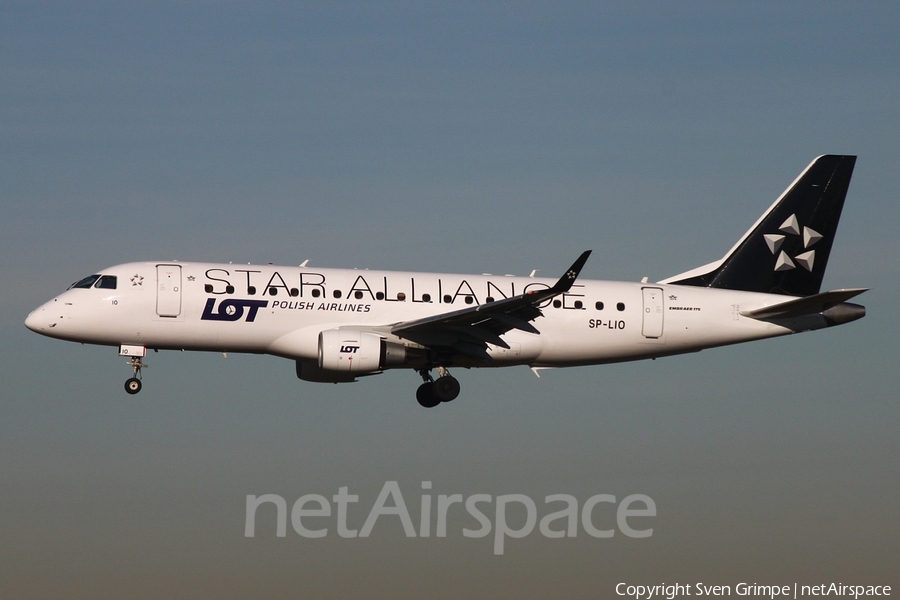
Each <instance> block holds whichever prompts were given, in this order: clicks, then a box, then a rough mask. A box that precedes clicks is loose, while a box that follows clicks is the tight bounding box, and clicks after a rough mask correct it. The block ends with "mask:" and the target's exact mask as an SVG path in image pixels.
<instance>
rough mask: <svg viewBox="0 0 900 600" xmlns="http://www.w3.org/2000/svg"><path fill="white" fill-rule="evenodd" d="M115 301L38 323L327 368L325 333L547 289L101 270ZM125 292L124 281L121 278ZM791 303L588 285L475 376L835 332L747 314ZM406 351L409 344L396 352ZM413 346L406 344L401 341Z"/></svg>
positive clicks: (82, 302) (283, 272) (76, 333)
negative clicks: (320, 358) (321, 361)
mask: <svg viewBox="0 0 900 600" xmlns="http://www.w3.org/2000/svg"><path fill="white" fill-rule="evenodd" d="M100 274H102V275H104V276H113V277H115V284H114V285H115V289H111V288H108V287H107V288H98V287H84V288H72V289H69V290H67V291H65V292H63V293H62V294H60V295H59V296H57V297H55V298H53V299H52V300H50V301H49V302H47V303H45V304H43V305H42V306H40V307H38V308H37V309H35V310H34V311H33V312H32V313H31V314H30V315H29V317H28V319H27V321H26V325H27V326H28V327H29V328H30V329H33V330H34V331H37V332H39V333H41V334H43V335H47V336H50V337H55V338H60V339H65V340H71V341H76V342H84V343H91V344H102V345H110V346H120V345H136V346H143V347H146V348H151V349H178V350H207V351H219V352H251V353H263V354H272V355H276V356H281V357H285V358H290V359H296V360H299V361H309V362H315V361H316V360H317V352H318V337H319V333H320V332H322V331H324V330H329V329H335V328H341V327H352V328H355V329H362V330H370V331H375V332H383V335H384V336H385V337H386V338H392V336H391V334H390V333H389V332H390V326H391V325H393V324H396V323H400V322H404V321H411V320H416V319H421V318H425V317H429V316H433V315H439V314H443V313H448V312H452V311H455V310H459V309H462V308H466V307H470V306H472V305H480V304H485V303H487V302H490V301H492V300H500V299H502V298H506V297H512V296H515V295H517V294H522V293H523V292H526V291H528V290H530V289H544V288H549V287H551V286H552V285H553V283H554V281H553V280H549V279H541V278H530V277H513V276H494V275H455V274H444V273H413V272H397V271H369V270H354V269H318V268H312V267H297V266H294V267H280V266H271V265H266V266H259V265H255V266H254V265H234V264H213V263H175V262H160V263H157V262H139V263H128V264H122V265H117V266H114V267H110V268H108V269H104V270H103V271H101V272H100ZM109 280H110V281H112V279H111V278H110V279H109ZM787 299H788V297H785V296H781V295H772V294H762V293H753V292H739V291H731V290H723V289H710V288H702V287H692V286H684V285H666V284H652V283H632V282H614V281H591V280H581V279H579V280H578V281H577V282H576V283H575V285H574V286H573V287H572V288H571V289H570V290H569V292H567V293H564V294H562V295H560V296H557V297H556V298H554V299H553V300H549V301H547V302H546V303H545V305H544V306H542V307H541V308H542V310H543V313H544V316H543V317H540V318H538V319H536V320H535V321H534V322H533V325H534V327H535V328H536V329H538V330H539V332H540V333H539V334H535V333H529V332H525V331H521V330H517V329H513V330H511V331H509V332H507V333H505V334H504V335H503V340H504V341H506V342H507V343H508V344H509V346H510V347H509V348H508V349H507V348H502V347H499V346H495V345H492V344H488V353H489V355H490V357H491V361H490V362H488V363H483V362H481V363H473V364H471V365H468V364H465V362H464V361H463V362H458V363H456V364H463V365H464V366H498V367H499V366H507V365H516V364H525V365H530V366H534V367H563V366H573V365H589V364H601V363H608V362H618V361H627V360H637V359H642V358H651V357H656V356H664V355H669V354H678V353H683V352H694V351H698V350H701V349H703V348H709V347H713V346H721V345H725V344H733V343H738V342H744V341H749V340H754V339H762V338H768V337H774V336H779V335H784V334H788V333H794V332H797V331H804V330H809V329H819V328H822V327H826V326H827V324H826V322H825V319H824V318H822V317H821V316H818V317H817V316H806V317H800V318H797V319H794V320H788V321H783V322H779V323H777V324H776V323H772V322H766V321H760V320H755V319H752V318H747V317H744V316H741V314H740V312H741V311H746V310H753V309H757V308H761V307H766V306H770V305H775V304H779V303H782V302H784V301H785V300H787ZM395 341H396V340H395ZM401 341H402V340H401Z"/></svg>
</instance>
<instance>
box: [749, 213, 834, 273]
mask: <svg viewBox="0 0 900 600" xmlns="http://www.w3.org/2000/svg"><path fill="white" fill-rule="evenodd" d="M778 231H781V232H782V233H784V234H787V235H800V234H801V233H802V234H803V249H804V250H806V249H807V248H809V247H810V246H813V245H814V244H815V243H816V242H818V241H819V240H821V239H822V234H821V233H819V232H818V231H816V230H815V229H812V228H810V227H801V226H800V222H799V221H797V215H795V214H794V215H791V216H790V217H788V218H787V219H786V220H785V222H784V223H782V224H781V227H779V228H778ZM763 238H764V239H765V240H766V246H768V247H769V251H770V252H771V253H772V254H778V258H776V259H775V271H777V272H781V271H790V270H791V269H796V268H797V265H798V264H799V265H800V266H801V267H803V268H804V269H806V270H807V271H809V272H810V273H811V272H812V270H813V264H814V263H815V260H816V251H815V250H807V251H806V252H803V253H801V254H798V255H796V256H794V257H793V259H792V258H791V257H790V256H788V255H787V253H786V252H785V251H783V250H781V245H782V244H783V243H784V240H785V236H784V235H782V234H778V233H767V234H765V235H764V236H763ZM779 251H781V253H780V254H779Z"/></svg>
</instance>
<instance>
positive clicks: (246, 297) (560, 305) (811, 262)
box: [25, 156, 866, 407]
mask: <svg viewBox="0 0 900 600" xmlns="http://www.w3.org/2000/svg"><path fill="white" fill-rule="evenodd" d="M855 162H856V157H855V156H820V157H819V158H817V159H815V160H814V161H813V162H812V164H810V165H809V166H808V167H807V168H806V170H805V171H803V173H802V174H801V175H800V176H799V177H798V178H797V179H796V181H794V183H792V184H791V185H790V187H788V189H787V190H786V191H785V192H784V193H783V194H782V195H781V197H780V198H778V200H776V201H775V203H774V204H773V205H772V206H771V207H770V208H769V210H767V211H766V212H765V214H763V215H762V217H760V219H759V220H758V221H757V222H756V223H754V225H753V227H751V228H750V230H749V231H747V233H745V234H744V236H743V237H742V238H741V239H740V240H738V242H737V244H735V245H734V247H733V248H732V249H731V250H729V251H728V253H727V254H726V255H725V256H724V257H723V258H722V259H721V260H719V261H716V262H714V263H711V264H708V265H706V266H703V267H699V268H697V269H693V270H691V271H688V272H686V273H682V274H680V275H676V276H674V277H670V278H668V279H665V280H663V281H660V282H659V283H647V282H646V281H644V282H640V283H632V282H616V281H585V280H581V279H578V275H579V273H580V272H581V269H582V267H583V266H584V264H585V262H586V261H587V259H588V256H589V254H590V251H588V252H585V253H583V254H582V255H581V256H580V257H579V258H578V260H576V261H575V263H574V264H573V265H572V266H571V267H570V268H569V269H568V270H566V272H565V273H564V274H563V275H562V277H560V278H559V279H558V280H552V279H541V278H535V277H512V276H503V277H495V276H491V275H448V274H443V273H408V272H397V271H368V270H365V271H360V270H356V269H318V268H312V267H308V266H307V264H306V263H303V264H302V265H300V266H299V267H278V266H265V265H257V266H250V265H248V266H237V265H233V264H230V263H229V264H210V263H184V262H137V263H128V264H123V265H117V266H114V267H110V268H108V269H103V270H102V271H100V272H98V273H97V274H95V275H90V276H89V277H85V278H84V279H82V280H80V281H78V282H76V283H75V284H73V285H72V286H71V287H70V288H69V289H68V290H66V291H65V292H63V293H62V294H60V295H59V296H57V297H56V298H53V299H52V300H50V301H49V302H47V303H46V304H44V305H42V306H40V307H38V308H37V309H35V310H34V311H33V312H32V313H31V314H30V315H28V318H27V319H26V321H25V325H26V326H27V327H28V328H29V329H31V330H32V331H36V332H38V333H40V334H42V335H46V336H49V337H54V338H59V339H63V340H69V341H73V342H82V343H88V344H102V345H107V346H118V348H119V354H120V355H122V356H127V357H129V360H130V362H129V364H130V366H131V367H132V368H133V371H134V374H133V377H132V378H130V379H128V381H126V382H125V389H126V390H127V391H128V392H129V393H131V394H136V393H137V392H139V391H140V389H141V379H140V378H141V368H142V367H144V366H146V365H144V364H143V362H142V360H141V359H142V358H143V357H144V356H145V355H146V352H147V349H148V348H151V349H154V350H158V349H168V350H209V351H216V352H252V353H258V354H273V355H275V356H281V357H284V358H287V359H290V360H293V361H296V367H297V376H298V377H299V378H300V379H303V380H306V381H315V382H329V383H341V382H350V381H355V380H356V378H357V377H361V376H364V375H374V374H377V373H381V372H383V371H386V370H388V369H397V368H409V369H413V370H415V371H416V372H417V373H418V374H419V375H420V376H421V377H422V379H423V380H424V383H423V384H422V385H421V386H420V387H419V389H418V391H417V393H416V397H417V399H418V401H419V404H421V405H422V406H426V407H433V406H436V405H438V404H440V403H441V402H449V401H450V400H453V399H455V398H456V397H457V395H458V394H459V382H458V381H457V380H456V379H455V378H454V377H452V376H451V375H450V374H449V372H448V368H451V367H465V368H469V367H507V366H512V365H527V366H529V367H531V368H532V369H534V370H535V372H537V369H541V368H551V367H569V366H575V365H597V364H603V363H611V362H620V361H628V360H639V359H645V358H656V357H660V356H668V355H672V354H682V353H685V352H697V351H699V350H702V349H704V348H712V347H714V346H724V345H726V344H737V343H740V342H747V341H750V340H758V339H762V338H770V337H775V336H780V335H786V334H790V333H799V332H801V331H808V330H813V329H822V328H825V327H831V326H833V325H840V324H843V323H847V322H850V321H854V320H856V319H859V318H861V317H863V316H864V315H865V308H864V307H862V306H860V305H858V304H852V303H849V302H847V300H849V299H850V298H853V297H854V296H856V295H858V294H861V293H862V292H864V291H866V289H865V288H856V289H841V290H834V291H830V292H820V291H819V288H820V286H821V283H822V277H823V275H824V273H825V266H826V263H827V262H828V255H829V253H830V252H831V246H832V242H833V241H834V235H835V232H836V231H837V226H838V220H839V219H840V216H841V210H842V208H843V205H844V197H845V196H846V194H847V188H848V186H849V184H850V176H851V175H852V173H853V166H854V164H855ZM433 370H437V374H438V377H437V378H436V379H434V378H432V375H431V373H432V371H433Z"/></svg>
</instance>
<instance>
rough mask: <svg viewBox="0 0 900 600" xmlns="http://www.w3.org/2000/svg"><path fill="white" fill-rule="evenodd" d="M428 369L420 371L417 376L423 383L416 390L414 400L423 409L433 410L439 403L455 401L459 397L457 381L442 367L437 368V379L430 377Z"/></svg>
mask: <svg viewBox="0 0 900 600" xmlns="http://www.w3.org/2000/svg"><path fill="white" fill-rule="evenodd" d="M430 371H431V370H430V369H420V370H419V375H421V376H422V380H423V381H424V382H425V383H423V384H422V385H420V386H419V389H418V390H416V400H418V401H419V404H421V405H422V406H424V407H425V408H434V407H435V406H437V405H438V404H440V403H441V402H450V401H452V400H456V397H457V396H459V381H457V380H456V378H455V377H453V376H452V375H451V374H450V372H449V371H448V370H447V369H445V368H444V367H438V378H437V379H434V378H433V377H432V376H431V373H430Z"/></svg>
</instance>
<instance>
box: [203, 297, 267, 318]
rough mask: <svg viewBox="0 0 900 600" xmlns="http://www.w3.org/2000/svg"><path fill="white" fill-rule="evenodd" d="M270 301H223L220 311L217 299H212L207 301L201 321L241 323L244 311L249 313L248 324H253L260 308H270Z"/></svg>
mask: <svg viewBox="0 0 900 600" xmlns="http://www.w3.org/2000/svg"><path fill="white" fill-rule="evenodd" d="M268 304H269V301H268V300H222V301H221V302H220V303H219V308H218V310H215V311H214V310H213V309H214V308H215V307H216V299H215V298H210V299H209V300H207V301H206V307H204V309H203V315H202V316H201V317H200V320H201V321H240V320H241V317H243V316H244V309H245V308H246V309H249V310H248V311H247V319H246V321H247V323H252V322H253V321H254V320H255V319H256V313H257V311H258V310H259V309H260V308H265V307H266V306H268Z"/></svg>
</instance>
